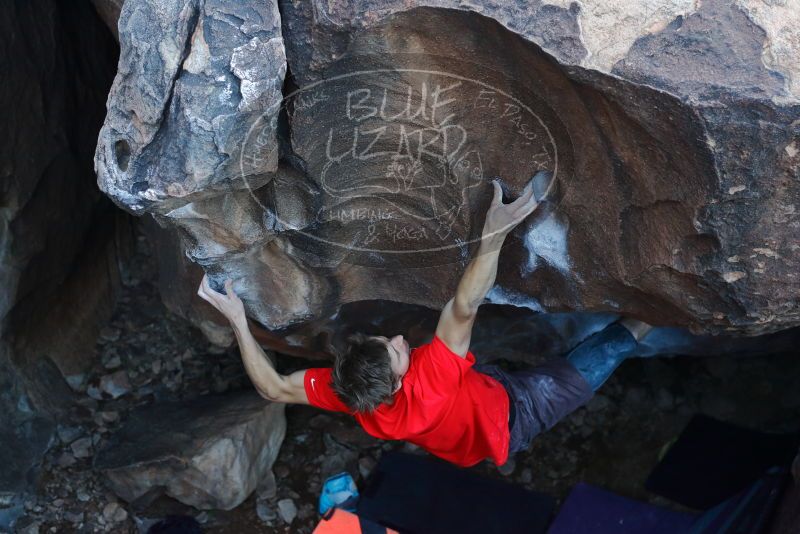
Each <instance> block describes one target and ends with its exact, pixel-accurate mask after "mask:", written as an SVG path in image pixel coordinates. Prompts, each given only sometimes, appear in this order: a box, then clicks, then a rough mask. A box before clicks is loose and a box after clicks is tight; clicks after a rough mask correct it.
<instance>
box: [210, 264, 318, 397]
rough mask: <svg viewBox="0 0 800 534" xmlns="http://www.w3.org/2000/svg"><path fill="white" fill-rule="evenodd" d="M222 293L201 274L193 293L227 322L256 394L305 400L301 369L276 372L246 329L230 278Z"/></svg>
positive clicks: (241, 305) (248, 328)
mask: <svg viewBox="0 0 800 534" xmlns="http://www.w3.org/2000/svg"><path fill="white" fill-rule="evenodd" d="M225 293H226V294H225V295H223V294H222V293H217V292H216V291H214V289H212V288H211V286H209V285H208V276H203V281H202V282H200V288H199V289H198V290H197V294H198V295H199V296H200V297H202V298H203V299H204V300H206V301H208V302H209V303H210V304H211V305H212V306H214V307H215V308H216V309H217V310H219V311H220V312H221V313H222V314H223V315H224V316H225V317H226V318H227V319H228V321H230V323H231V327H232V328H233V332H234V333H235V334H236V340H237V341H238V342H239V350H240V351H241V354H242V362H243V363H244V368H245V370H246V371H247V375H248V376H249V377H250V380H251V381H252V382H253V386H255V388H256V391H258V393H259V395H261V396H262V397H264V398H265V399H267V400H270V401H273V402H286V403H295V404H308V396H307V395H306V391H305V387H304V386H303V378H304V376H305V371H296V372H294V373H292V374H291V375H288V376H284V375H282V374H279V373H278V372H277V371H276V370H275V367H274V366H273V365H272V362H271V361H270V359H269V357H268V356H267V355H266V353H264V350H263V349H262V348H261V346H260V345H259V344H258V342H257V341H256V340H255V338H254V337H253V334H252V333H251V332H250V327H249V326H248V324H247V317H246V316H245V313H244V305H243V304H242V301H241V299H239V297H237V296H236V293H234V291H233V284H232V282H231V281H230V280H227V281H226V282H225Z"/></svg>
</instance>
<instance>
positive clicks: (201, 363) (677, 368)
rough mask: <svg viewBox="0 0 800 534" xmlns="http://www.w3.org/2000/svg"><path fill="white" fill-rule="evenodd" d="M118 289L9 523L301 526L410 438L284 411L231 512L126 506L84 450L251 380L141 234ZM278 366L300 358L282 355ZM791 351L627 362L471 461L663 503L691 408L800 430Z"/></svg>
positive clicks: (100, 528)
mask: <svg viewBox="0 0 800 534" xmlns="http://www.w3.org/2000/svg"><path fill="white" fill-rule="evenodd" d="M138 245H139V246H138V249H139V250H138V253H137V255H136V256H135V258H134V259H133V261H132V262H131V264H130V266H129V272H128V273H127V274H128V280H127V284H126V288H125V291H124V294H123V295H122V298H121V299H120V301H119V304H118V305H117V308H116V311H115V313H114V315H113V318H112V319H111V321H110V322H109V324H108V325H107V326H106V327H105V328H104V329H103V332H102V335H101V338H100V339H99V340H98V341H97V346H96V358H95V362H96V364H95V366H94V368H93V369H92V371H91V373H89V374H88V376H87V379H86V380H85V381H84V383H83V384H81V385H80V386H78V387H77V389H78V390H79V400H78V402H77V404H76V405H75V406H74V408H73V418H72V420H71V421H69V423H66V422H65V423H64V424H63V425H62V426H61V427H60V428H59V432H58V440H56V442H55V443H53V444H52V446H51V449H50V451H49V453H48V455H47V458H46V461H45V465H44V469H43V473H44V474H43V476H42V478H41V482H40V485H39V493H38V495H37V496H36V498H32V499H30V500H29V501H27V502H26V503H25V509H26V512H25V515H24V516H23V517H22V518H20V519H19V520H18V522H17V531H18V532H26V533H35V532H41V533H44V532H59V533H62V532H120V533H123V532H142V531H145V530H146V529H147V528H148V526H149V525H151V524H152V523H154V522H155V521H156V520H158V519H159V518H161V517H164V516H165V515H167V514H186V515H191V516H193V517H195V518H196V519H197V521H199V522H200V523H201V524H202V525H203V526H204V529H205V530H206V531H207V532H211V533H227V532H236V533H239V532H310V531H311V530H312V529H313V526H314V525H315V524H316V522H317V513H316V502H317V496H318V493H319V490H320V486H321V481H322V480H324V479H325V477H327V476H329V475H331V474H335V473H338V472H340V471H343V470H346V471H348V472H350V473H351V474H353V475H354V476H355V477H356V480H357V482H358V483H359V484H360V483H363V481H364V479H365V477H367V476H368V475H369V473H370V471H371V469H372V468H373V467H374V466H375V464H376V462H377V461H378V460H379V458H380V456H381V454H382V453H383V452H384V451H387V450H392V449H405V450H411V451H414V452H419V453H421V454H424V453H423V452H422V451H419V450H415V448H414V447H410V446H408V445H404V444H402V443H397V442H382V441H379V440H375V439H373V438H371V437H369V436H367V435H366V434H364V433H363V432H362V431H361V430H360V428H358V427H357V426H356V425H355V424H354V422H353V421H352V420H351V419H350V418H348V417H346V416H341V415H334V414H327V413H322V412H319V411H317V410H315V409H313V408H309V407H299V406H293V407H289V408H288V409H287V412H286V413H287V417H288V431H287V435H286V440H285V442H284V445H283V447H282V449H281V452H280V455H279V457H278V460H277V462H276V463H275V466H274V469H273V471H274V474H275V483H274V484H270V483H266V484H264V485H263V487H262V488H261V489H260V490H259V492H258V494H254V495H252V496H251V497H250V498H248V499H247V500H246V501H245V502H244V503H243V504H242V505H241V506H239V507H238V508H236V509H234V510H232V511H229V512H222V511H203V512H201V511H198V510H194V509H191V508H189V507H186V506H184V505H181V504H180V503H177V502H175V501H172V500H170V499H167V498H161V499H159V500H157V501H155V502H154V503H151V504H150V505H149V506H148V507H147V508H145V509H135V508H133V507H132V506H130V505H129V504H127V503H125V502H124V501H121V500H119V499H118V498H117V497H116V496H115V495H114V494H113V493H112V492H111V491H110V490H108V489H107V488H106V486H105V484H104V481H103V478H102V475H100V474H99V473H97V472H95V471H93V469H92V457H93V455H94V454H95V452H96V451H97V450H100V449H101V448H102V447H103V445H104V443H105V442H106V440H107V437H108V436H109V435H110V433H113V432H114V430H115V428H117V427H118V426H119V425H120V424H121V422H124V421H125V419H126V417H127V415H128V414H129V413H130V411H131V410H132V409H133V408H135V407H137V406H140V405H150V404H153V403H156V402H159V401H164V400H172V399H190V398H193V397H196V396H199V395H203V394H207V393H210V392H223V391H228V390H234V389H240V388H247V387H249V381H248V379H247V377H246V375H245V373H244V370H243V368H242V365H241V362H240V360H239V356H238V352H237V351H236V350H235V349H231V350H228V351H219V350H216V349H214V347H212V346H211V345H209V344H208V343H207V342H206V341H205V339H204V338H203V337H202V335H201V334H200V333H199V332H198V331H197V330H195V329H194V328H192V327H191V326H189V325H188V324H187V323H186V322H185V321H183V320H182V319H180V318H178V317H176V316H174V315H172V314H171V313H169V312H168V311H167V310H166V309H165V308H164V306H163V305H162V304H161V303H160V301H159V299H158V294H157V290H156V286H155V272H154V264H153V261H152V258H151V256H150V253H149V250H148V244H147V243H146V241H145V240H144V239H143V238H140V239H139V243H138ZM280 365H281V367H282V368H284V369H285V370H289V369H293V368H296V367H298V366H301V365H303V362H300V361H296V360H290V359H283V360H281V361H280ZM797 376H800V358H798V357H797V355H796V354H784V355H774V356H772V357H767V358H750V359H738V360H737V359H732V358H713V359H711V358H709V359H702V358H660V359H650V360H636V361H629V362H626V363H625V364H624V365H623V366H622V368H621V369H620V370H619V371H618V373H617V374H616V375H615V376H614V377H612V379H611V380H610V381H609V382H608V383H607V384H606V385H605V386H604V387H603V388H602V390H601V392H600V394H599V395H597V396H596V397H595V398H594V399H593V400H592V401H591V402H590V403H589V404H588V405H587V406H586V407H584V408H582V409H580V410H578V411H577V412H575V413H574V414H572V415H571V416H570V417H569V418H567V419H566V420H565V421H563V422H562V423H560V424H559V425H557V426H556V427H555V428H554V429H553V430H552V431H550V432H548V433H547V434H545V435H543V436H541V437H540V438H539V439H538V440H537V441H536V442H535V444H534V445H533V447H532V448H531V450H530V451H528V452H527V453H525V454H520V455H519V456H518V457H517V459H516V463H515V464H516V465H515V467H514V469H513V470H510V472H506V473H501V472H499V471H498V470H497V469H496V468H494V467H493V466H491V465H489V464H482V465H479V466H477V467H475V468H474V470H475V471H476V472H478V473H481V474H484V475H486V476H490V477H500V478H505V479H506V480H508V481H510V482H513V483H517V484H522V485H524V486H525V487H527V488H530V489H536V490H539V491H544V492H548V493H550V494H552V495H555V496H556V497H558V498H559V499H563V498H564V497H565V496H566V494H567V493H568V492H569V490H570V488H571V487H572V486H573V485H574V484H575V483H576V482H578V481H587V482H590V483H593V484H596V485H600V486H603V487H606V488H608V489H610V490H612V491H616V492H618V493H621V494H623V495H627V496H631V497H634V498H639V499H643V500H647V501H651V502H656V503H658V502H661V504H665V505H668V506H669V503H667V502H662V501H660V500H659V498H657V497H654V496H653V495H650V494H648V493H647V492H646V491H645V490H644V488H643V483H644V480H645V478H646V477H647V474H648V473H649V471H650V469H651V468H652V467H653V465H654V464H655V463H656V461H657V458H658V456H659V454H660V452H661V451H662V450H664V448H665V446H667V445H668V444H669V443H670V442H671V441H672V440H673V439H674V438H675V437H676V436H677V435H678V434H679V432H680V430H681V429H682V428H683V426H684V425H685V424H686V422H687V421H688V420H689V419H690V418H691V416H692V414H694V413H697V412H703V413H707V414H709V415H712V416H715V417H718V418H721V419H725V420H729V421H734V422H737V423H740V424H743V425H747V426H751V427H755V428H760V429H764V430H772V431H787V430H797V429H798V428H800V394H798V391H797V382H796V377H797Z"/></svg>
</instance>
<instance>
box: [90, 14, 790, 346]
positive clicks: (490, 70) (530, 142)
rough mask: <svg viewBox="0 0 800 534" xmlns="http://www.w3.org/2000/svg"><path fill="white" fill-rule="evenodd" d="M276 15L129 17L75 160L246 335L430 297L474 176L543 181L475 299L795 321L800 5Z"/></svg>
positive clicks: (471, 228) (472, 214)
mask: <svg viewBox="0 0 800 534" xmlns="http://www.w3.org/2000/svg"><path fill="white" fill-rule="evenodd" d="M280 8H281V9H280V11H279V10H278V6H277V5H276V4H275V2H263V1H259V2H250V1H246V2H235V3H234V2H224V1H214V2H205V3H203V4H202V5H200V4H199V3H196V2H193V1H187V0H171V1H169V2H166V3H164V2H158V3H156V2H155V1H139V0H137V1H133V0H129V1H128V2H126V4H125V6H124V7H123V10H122V14H121V18H120V21H119V30H120V44H121V47H122V54H121V58H120V65H119V73H118V76H117V79H116V81H115V83H114V86H113V88H112V91H111V94H110V96H109V101H108V108H109V113H108V116H107V119H106V124H105V126H104V128H103V131H102V133H101V135H100V139H99V143H98V149H97V155H96V160H95V163H96V171H97V173H98V181H99V184H100V186H101V188H102V189H103V190H104V191H105V192H106V193H108V194H109V195H110V196H111V197H112V198H113V199H114V200H115V201H116V202H117V203H119V204H120V205H121V206H123V207H125V208H127V209H129V210H131V211H133V212H135V213H143V212H149V213H152V214H153V215H154V216H156V218H157V219H158V220H159V222H160V223H161V224H163V225H164V226H166V227H169V228H173V229H177V230H178V231H179V232H180V234H181V235H182V238H183V247H184V248H185V252H186V254H187V256H188V258H189V259H190V260H191V261H192V262H195V263H197V264H200V265H201V266H202V267H203V268H204V270H206V272H208V273H209V274H210V275H211V276H212V278H213V280H214V282H215V283H219V282H221V281H222V280H223V279H224V278H226V277H231V278H233V279H234V287H235V289H236V290H237V292H238V293H240V294H241V295H242V296H243V299H244V300H245V303H246V306H247V308H248V311H249V313H250V315H251V316H252V317H254V318H255V319H257V320H258V321H259V322H261V323H262V324H264V325H265V326H267V327H269V328H274V329H275V328H287V327H296V326H297V325H311V324H322V323H324V322H325V321H327V320H328V319H329V318H331V317H335V316H336V314H337V313H338V312H339V310H340V308H341V306H342V305H343V304H346V303H354V302H361V301H367V300H378V299H379V300H383V301H388V302H396V303H405V304H415V305H422V306H426V307H429V308H439V307H441V306H442V305H443V304H444V303H445V302H446V301H447V300H448V299H449V298H450V296H451V295H452V292H453V290H454V288H455V285H456V283H457V281H458V278H459V276H460V274H461V272H462V270H463V268H464V266H465V265H466V263H467V262H468V261H469V258H470V256H471V255H472V254H474V252H475V250H476V248H477V245H478V241H479V237H480V236H479V232H480V229H481V226H482V219H483V212H484V210H485V208H486V205H487V202H488V198H489V196H490V190H491V188H490V186H489V181H490V179H492V178H493V177H495V176H499V177H501V179H502V182H503V185H504V187H505V190H506V194H507V197H508V198H513V197H514V196H515V195H517V194H518V193H519V192H520V190H521V189H522V187H523V186H524V184H525V183H526V182H527V181H528V180H529V179H530V178H531V177H532V176H533V175H534V174H535V173H536V172H537V171H544V170H548V171H551V172H552V174H551V175H549V176H551V177H550V178H549V179H542V180H540V181H539V182H538V183H537V192H538V193H539V194H540V195H541V196H542V197H543V199H544V200H543V203H542V206H541V207H540V209H539V210H538V211H537V213H536V214H535V215H534V216H533V217H531V218H530V220H529V221H527V222H526V223H525V224H524V225H522V226H521V227H520V228H519V229H517V230H516V231H515V232H514V234H513V235H512V237H511V238H510V239H509V242H508V245H507V248H506V250H505V251H504V253H503V257H502V259H501V266H500V272H499V275H498V286H497V287H496V290H495V292H494V293H493V295H492V300H493V301H495V302H511V303H513V304H515V305H521V306H524V307H527V308H529V309H532V310H537V311H593V312H614V313H624V314H628V315H633V316H637V317H639V318H642V319H644V320H647V321H649V322H652V323H656V324H661V325H672V326H682V327H689V328H691V329H693V330H694V331H696V332H705V333H719V332H728V333H733V334H744V335H758V334H764V333H769V332H774V331H778V330H782V329H786V328H789V327H792V326H797V325H799V324H800V308H799V307H798V297H797V295H798V291H799V290H800V281H798V276H797V263H798V258H799V255H800V252H798V249H800V245H798V244H797V242H796V236H797V235H798V225H800V221H799V220H798V215H797V213H796V206H797V205H798V202H799V201H800V184H799V183H798V174H800V171H798V169H799V168H800V141H799V139H800V121H798V120H797V117H798V116H800V98H799V97H800V67H798V64H797V62H796V61H794V60H793V58H795V57H796V56H797V54H798V52H800V39H799V38H798V35H797V32H796V29H795V28H796V27H797V22H798V21H797V18H798V16H800V15H798V13H797V10H792V9H791V8H790V7H789V6H783V5H779V4H775V5H766V4H763V3H761V2H755V1H753V2H749V1H747V2H746V1H742V2H738V3H734V2H723V1H719V0H709V1H705V2H702V3H695V2H678V1H670V2H666V1H663V2H662V1H656V0H649V1H647V2H640V3H626V2H621V1H620V2H617V3H611V4H609V3H607V2H604V3H602V4H601V3H600V2H594V1H585V2H581V3H577V2H573V3H570V4H564V5H561V4H560V3H559V5H555V4H545V3H542V2H521V1H516V2H515V1H507V2H471V3H469V4H465V3H463V2H456V1H455V0H453V1H449V0H430V1H427V2H426V1H403V2H399V1H391V0H371V1H365V2H359V3H355V2H351V3H341V2H339V3H330V2H323V1H321V0H311V1H305V0H302V1H301V0H286V1H281V2H280ZM284 50H285V54H284ZM284 57H286V58H288V59H287V60H286V61H284ZM287 63H288V70H287ZM286 72H289V73H290V74H291V76H288V77H287V80H286V81H285V83H284V74H285V73H286ZM281 88H282V90H283V101H282V102H279V101H280V97H281V95H280V94H279V90H280V89H281ZM178 282H181V281H180V280H178ZM182 282H183V283H184V284H186V285H187V286H189V285H193V284H196V282H197V280H196V279H195V280H186V279H185V278H184V279H183V280H182Z"/></svg>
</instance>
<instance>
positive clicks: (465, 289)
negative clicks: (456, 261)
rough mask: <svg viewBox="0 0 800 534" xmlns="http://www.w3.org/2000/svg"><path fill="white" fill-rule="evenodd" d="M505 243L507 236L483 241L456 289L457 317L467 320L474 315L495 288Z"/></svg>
mask: <svg viewBox="0 0 800 534" xmlns="http://www.w3.org/2000/svg"><path fill="white" fill-rule="evenodd" d="M504 241H505V234H502V235H500V234H496V235H493V236H491V237H487V238H485V239H483V240H481V244H480V246H479V248H478V252H477V254H476V255H475V257H474V258H473V259H472V261H471V262H470V263H469V265H467V268H466V269H465V271H464V274H463V276H462V277H461V281H460V282H459V283H458V288H457V289H456V296H455V298H454V299H453V311H454V313H455V314H456V315H457V316H460V317H462V318H467V317H469V316H472V315H474V314H475V313H476V312H477V310H478V307H479V306H480V305H481V303H482V302H483V300H484V299H485V298H486V294H487V293H488V292H489V291H490V290H491V289H492V286H494V281H495V278H496V277H497V263H498V260H499V258H500V250H501V248H502V246H503V242H504Z"/></svg>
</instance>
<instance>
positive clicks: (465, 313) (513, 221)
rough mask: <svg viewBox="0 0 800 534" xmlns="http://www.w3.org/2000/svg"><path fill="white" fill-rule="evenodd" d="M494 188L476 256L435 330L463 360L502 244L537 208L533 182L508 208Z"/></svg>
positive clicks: (494, 271)
mask: <svg viewBox="0 0 800 534" xmlns="http://www.w3.org/2000/svg"><path fill="white" fill-rule="evenodd" d="M493 185H494V198H492V204H491V206H489V211H488V212H487V213H486V221H485V222H484V225H483V234H482V238H481V244H480V246H479V247H478V253H477V255H476V256H475V257H474V258H473V259H472V261H471V262H470V263H469V265H467V268H466V270H465V271H464V274H463V275H462V277H461V281H460V282H459V283H458V288H457V289H456V295H455V297H453V298H452V299H451V300H450V301H449V302H448V303H447V304H446V305H445V307H444V309H443V310H442V314H441V316H440V317H439V324H438V325H437V327H436V335H437V336H438V337H439V339H441V340H442V341H443V342H444V343H445V345H447V346H448V347H449V348H450V350H452V351H453V352H455V353H456V354H458V355H459V356H461V357H462V358H463V357H465V356H466V355H467V352H468V351H469V343H470V339H471V338H472V325H473V324H474V323H475V316H476V315H477V313H478V307H479V306H480V305H481V303H482V302H483V299H484V298H486V294H487V293H488V292H489V290H490V289H492V286H493V285H494V281H495V277H496V276H497V262H498V259H499V258H500V250H501V249H502V247H503V242H504V241H505V239H506V236H507V235H508V234H509V233H510V232H511V230H513V229H514V228H515V227H516V226H517V225H518V224H519V223H521V222H522V221H523V220H524V219H525V217H527V216H528V215H530V214H531V212H533V210H534V209H536V206H537V205H538V204H537V202H536V198H535V196H534V194H533V184H532V182H531V183H529V184H528V185H527V186H526V187H525V189H524V191H523V192H522V195H521V196H520V197H519V198H518V199H516V200H515V201H513V202H511V203H510V204H503V193H502V190H501V189H500V184H499V183H498V182H497V181H495V182H493Z"/></svg>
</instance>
